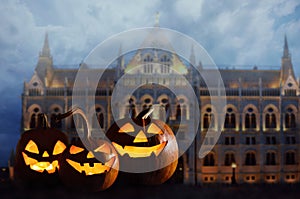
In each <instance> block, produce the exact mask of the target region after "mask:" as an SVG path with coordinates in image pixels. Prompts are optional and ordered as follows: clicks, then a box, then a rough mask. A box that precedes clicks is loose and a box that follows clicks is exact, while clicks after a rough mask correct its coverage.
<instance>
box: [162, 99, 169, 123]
mask: <svg viewBox="0 0 300 199" xmlns="http://www.w3.org/2000/svg"><path fill="white" fill-rule="evenodd" d="M159 104H160V105H161V106H162V107H164V110H165V119H166V123H168V122H169V119H170V116H171V107H170V102H169V99H168V98H167V97H166V96H160V97H159Z"/></svg>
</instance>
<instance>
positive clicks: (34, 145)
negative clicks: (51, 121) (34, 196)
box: [14, 114, 68, 185]
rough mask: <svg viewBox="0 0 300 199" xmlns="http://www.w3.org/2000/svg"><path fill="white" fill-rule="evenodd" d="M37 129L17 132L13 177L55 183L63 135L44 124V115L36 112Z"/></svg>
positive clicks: (21, 180) (19, 179)
mask: <svg viewBox="0 0 300 199" xmlns="http://www.w3.org/2000/svg"><path fill="white" fill-rule="evenodd" d="M39 117H40V118H41V119H40V121H42V122H41V124H40V126H39V127H38V128H35V129H31V130H28V131H26V132H24V133H23V134H22V135H21V138H20V140H19V142H18V144H17V148H16V159H15V167H14V171H15V178H16V180H17V181H19V182H21V183H26V184H47V185H49V184H55V183H57V182H58V181H59V178H58V172H57V171H58V169H59V159H60V156H61V154H62V153H63V151H64V150H65V149H66V147H67V146H68V139H67V136H66V135H65V134H64V133H63V132H61V131H60V130H58V129H56V128H51V127H49V126H48V125H47V121H46V116H45V114H40V115H39Z"/></svg>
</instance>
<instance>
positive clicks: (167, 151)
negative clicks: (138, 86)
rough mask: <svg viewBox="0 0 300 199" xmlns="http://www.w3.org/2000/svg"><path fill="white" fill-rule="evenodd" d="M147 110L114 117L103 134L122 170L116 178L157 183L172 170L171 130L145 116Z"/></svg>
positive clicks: (173, 147)
mask: <svg viewBox="0 0 300 199" xmlns="http://www.w3.org/2000/svg"><path fill="white" fill-rule="evenodd" d="M149 111H150V109H147V110H145V111H143V112H141V113H140V114H139V115H138V116H137V117H136V118H133V119H131V118H124V119H121V120H118V121H117V122H115V123H114V124H113V125H112V126H111V127H110V128H109V130H108V131H107V133H106V136H107V137H108V138H109V139H110V141H111V142H112V144H113V146H114V147H115V149H116V150H117V152H118V154H119V159H120V170H121V171H125V173H124V172H123V173H122V176H124V177H123V179H121V180H120V181H124V182H130V183H135V184H136V183H139V184H161V183H163V182H165V181H166V180H168V179H169V178H170V177H171V176H172V175H173V173H174V172H175V169H176V166H177V159H178V146H177V142H176V138H175V136H174V133H173V131H172V130H171V128H170V127H169V126H168V125H167V124H165V123H164V122H162V121H160V120H156V119H151V118H150V117H149V116H147V115H148V114H149ZM125 178H126V179H125Z"/></svg>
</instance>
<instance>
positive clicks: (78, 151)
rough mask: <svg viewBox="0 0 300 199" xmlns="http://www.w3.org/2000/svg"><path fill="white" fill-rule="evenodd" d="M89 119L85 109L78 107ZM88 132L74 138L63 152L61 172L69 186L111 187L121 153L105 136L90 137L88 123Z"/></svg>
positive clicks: (76, 187)
mask: <svg viewBox="0 0 300 199" xmlns="http://www.w3.org/2000/svg"><path fill="white" fill-rule="evenodd" d="M76 113H79V114H80V115H81V116H82V117H83V118H84V120H85V122H86V124H88V123H87V120H86V118H85V115H83V114H84V113H83V112H82V111H75V112H74V114H76ZM86 127H87V129H86V134H85V135H84V137H83V138H82V140H80V139H79V138H78V139H76V140H74V141H73V142H72V143H71V144H70V146H69V147H68V148H67V149H66V150H65V152H64V153H63V155H62V159H61V165H60V170H59V176H60V178H61V180H62V182H63V183H64V184H65V185H66V186H67V187H69V188H73V189H77V190H82V191H101V190H105V189H107V188H109V187H110V186H111V185H112V184H113V183H114V181H115V180H116V178H117V175H118V169H119V158H118V154H117V152H116V151H115V149H114V148H113V146H112V145H111V144H110V143H109V142H107V141H105V140H103V139H91V138H90V133H89V128H88V125H87V126H86Z"/></svg>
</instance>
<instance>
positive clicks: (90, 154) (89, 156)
mask: <svg viewBox="0 0 300 199" xmlns="http://www.w3.org/2000/svg"><path fill="white" fill-rule="evenodd" d="M86 157H87V158H94V157H95V156H94V154H93V153H92V152H90V151H89V153H88V154H87V156H86Z"/></svg>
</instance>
